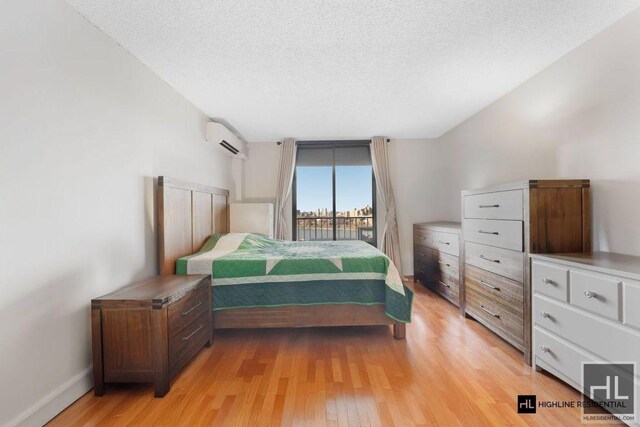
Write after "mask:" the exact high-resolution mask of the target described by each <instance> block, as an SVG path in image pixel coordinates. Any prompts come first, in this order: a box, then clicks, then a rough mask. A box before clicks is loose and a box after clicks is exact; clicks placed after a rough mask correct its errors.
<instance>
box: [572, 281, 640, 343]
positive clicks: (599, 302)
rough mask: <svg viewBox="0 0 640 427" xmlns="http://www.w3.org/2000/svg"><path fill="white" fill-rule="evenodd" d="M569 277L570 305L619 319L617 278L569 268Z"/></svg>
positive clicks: (619, 286) (620, 305)
mask: <svg viewBox="0 0 640 427" xmlns="http://www.w3.org/2000/svg"><path fill="white" fill-rule="evenodd" d="M569 277H570V279H569V280H570V282H571V285H570V291H569V294H570V296H571V300H570V301H571V305H575V306H576V307H580V308H584V309H585V310H589V311H590V312H592V313H595V314H597V315H599V316H603V317H606V318H609V319H613V320H621V314H622V297H621V293H622V283H621V282H620V281H619V280H616V279H615V278H611V277H606V276H600V275H596V274H592V273H586V272H580V271H574V270H571V272H570V273H569ZM638 354H640V353H638Z"/></svg>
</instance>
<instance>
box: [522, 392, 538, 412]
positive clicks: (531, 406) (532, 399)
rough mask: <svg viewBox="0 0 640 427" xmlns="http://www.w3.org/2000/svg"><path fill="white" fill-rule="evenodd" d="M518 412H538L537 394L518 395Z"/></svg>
mask: <svg viewBox="0 0 640 427" xmlns="http://www.w3.org/2000/svg"><path fill="white" fill-rule="evenodd" d="M518 413H519V414H535V413H536V396H535V394H520V395H518Z"/></svg>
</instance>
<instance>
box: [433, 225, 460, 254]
mask: <svg viewBox="0 0 640 427" xmlns="http://www.w3.org/2000/svg"><path fill="white" fill-rule="evenodd" d="M431 238H432V245H433V248H434V249H437V250H439V251H442V252H444V253H447V254H449V255H453V256H460V243H459V242H460V238H459V235H458V234H454V233H443V232H441V231H432V232H431Z"/></svg>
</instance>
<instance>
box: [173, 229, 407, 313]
mask: <svg viewBox="0 0 640 427" xmlns="http://www.w3.org/2000/svg"><path fill="white" fill-rule="evenodd" d="M176 273H177V274H212V280H213V286H215V287H216V288H215V291H214V294H215V297H214V310H226V309H233V308H246V307H276V306H283V305H314V304H364V305H373V304H384V305H385V313H386V314H387V316H389V317H391V318H392V319H394V320H397V321H400V322H410V321H411V303H412V299H413V292H411V290H409V289H408V288H407V287H406V286H404V284H403V283H402V280H401V279H400V275H399V274H398V270H397V269H396V267H395V266H394V265H393V263H392V262H391V260H390V259H389V258H388V257H387V256H386V255H385V254H383V253H382V252H380V251H379V250H377V249H376V248H374V247H373V246H371V245H369V244H367V243H365V242H361V241H337V242H334V241H331V242H287V241H282V240H274V239H269V238H266V237H264V236H260V235H256V234H248V233H229V234H215V235H213V236H211V237H210V238H209V239H208V240H207V242H206V243H205V244H204V246H203V247H202V249H201V250H200V251H199V252H198V253H196V254H193V255H190V256H186V257H183V258H180V259H179V260H178V261H177V263H176Z"/></svg>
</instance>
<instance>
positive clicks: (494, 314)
mask: <svg viewBox="0 0 640 427" xmlns="http://www.w3.org/2000/svg"><path fill="white" fill-rule="evenodd" d="M480 308H481V309H482V310H483V311H486V312H487V313H489V314H490V315H492V316H493V317H495V318H497V319H499V318H500V315H499V314H496V313H493V312H491V311H489V310H487V309H486V308H485V306H484V305H482V304H480Z"/></svg>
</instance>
